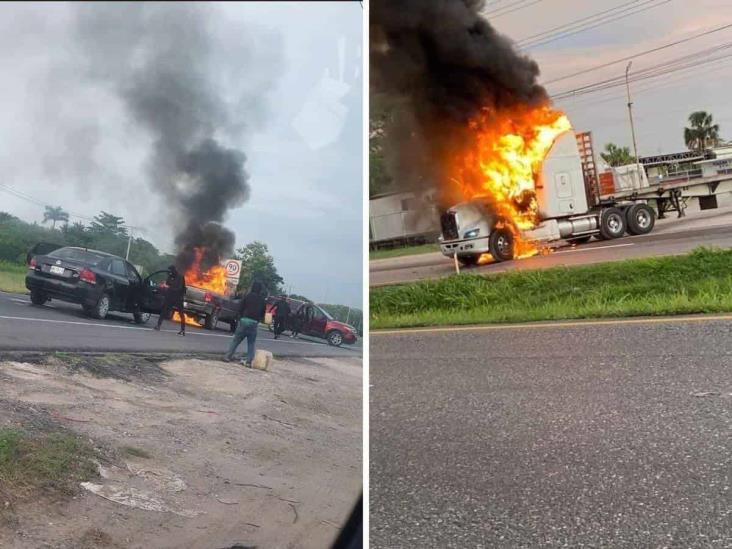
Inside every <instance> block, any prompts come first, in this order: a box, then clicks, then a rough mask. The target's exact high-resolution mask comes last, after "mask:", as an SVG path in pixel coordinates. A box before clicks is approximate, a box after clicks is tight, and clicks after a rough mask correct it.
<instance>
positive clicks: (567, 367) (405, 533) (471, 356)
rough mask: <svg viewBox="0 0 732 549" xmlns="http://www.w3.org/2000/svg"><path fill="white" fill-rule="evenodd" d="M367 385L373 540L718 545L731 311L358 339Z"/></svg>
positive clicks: (731, 464) (729, 408)
mask: <svg viewBox="0 0 732 549" xmlns="http://www.w3.org/2000/svg"><path fill="white" fill-rule="evenodd" d="M370 383H371V389H370V394H371V407H370V418H371V419H370V431H371V435H370V437H371V441H370V442H371V449H370V464H371V465H370V481H369V482H370V492H371V515H370V516H371V518H370V524H371V547H374V548H389V549H399V548H408V547H409V548H411V547H446V548H447V547H454V548H461V549H462V548H476V547H482V548H488V547H490V548H492V547H616V548H622V547H629V548H630V547H659V548H660V547H732V457H731V456H732V436H731V435H732V316H730V317H727V319H726V320H717V321H709V320H706V321H699V320H692V321H683V322H665V321H662V322H658V321H650V322H637V321H635V322H630V323H615V322H613V323H604V324H590V323H571V324H569V325H567V326H557V325H556V324H549V325H545V326H542V327H533V328H526V327H521V328H513V327H509V328H499V327H494V328H488V329H465V330H459V331H433V332H423V333H407V334H403V335H393V334H392V335H388V334H383V335H382V334H372V337H371V352H370ZM707 393H709V394H707Z"/></svg>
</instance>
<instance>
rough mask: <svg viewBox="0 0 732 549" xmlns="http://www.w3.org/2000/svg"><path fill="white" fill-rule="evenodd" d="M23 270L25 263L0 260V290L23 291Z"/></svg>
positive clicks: (24, 290)
mask: <svg viewBox="0 0 732 549" xmlns="http://www.w3.org/2000/svg"><path fill="white" fill-rule="evenodd" d="M25 271H26V267H25V265H19V264H17V263H10V262H8V261H2V260H0V291H2V292H10V293H14V294H23V293H25V292H26V289H25Z"/></svg>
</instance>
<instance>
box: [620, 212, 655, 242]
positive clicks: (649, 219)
mask: <svg viewBox="0 0 732 549" xmlns="http://www.w3.org/2000/svg"><path fill="white" fill-rule="evenodd" d="M625 216H626V221H627V222H628V232H629V233H630V234H635V235H639V234H648V233H650V232H651V231H652V230H653V227H654V225H655V224H656V212H655V211H653V208H651V207H650V206H648V205H647V204H633V205H632V206H630V207H629V208H628V209H627V210H626V212H625Z"/></svg>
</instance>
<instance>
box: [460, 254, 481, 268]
mask: <svg viewBox="0 0 732 549" xmlns="http://www.w3.org/2000/svg"><path fill="white" fill-rule="evenodd" d="M479 259H480V254H471V255H459V256H458V261H459V262H460V264H461V265H462V266H463V267H471V266H473V265H477V264H478V260H479Z"/></svg>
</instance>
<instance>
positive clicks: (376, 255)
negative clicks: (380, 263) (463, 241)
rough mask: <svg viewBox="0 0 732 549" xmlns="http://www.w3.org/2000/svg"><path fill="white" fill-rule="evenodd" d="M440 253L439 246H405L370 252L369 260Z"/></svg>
mask: <svg viewBox="0 0 732 549" xmlns="http://www.w3.org/2000/svg"><path fill="white" fill-rule="evenodd" d="M439 251H440V247H439V246H438V245H437V244H421V245H419V246H405V247H403V248H392V249H389V250H371V251H369V260H371V259H388V258H390V257H401V256H405V255H418V254H428V253H431V252H439Z"/></svg>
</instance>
